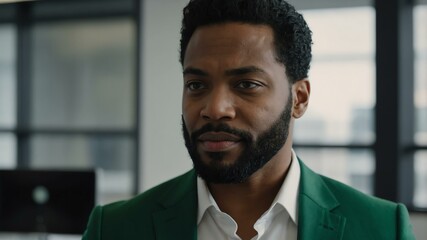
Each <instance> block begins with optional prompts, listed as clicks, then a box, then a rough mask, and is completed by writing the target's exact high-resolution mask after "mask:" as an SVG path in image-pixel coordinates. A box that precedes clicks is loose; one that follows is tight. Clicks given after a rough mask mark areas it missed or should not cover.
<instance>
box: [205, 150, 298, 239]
mask: <svg viewBox="0 0 427 240" xmlns="http://www.w3.org/2000/svg"><path fill="white" fill-rule="evenodd" d="M300 174H301V172H300V166H299V163H298V159H297V157H296V155H295V152H294V151H293V150H292V161H291V165H290V169H289V172H288V174H287V176H286V178H285V180H284V182H283V184H282V186H281V187H280V190H279V192H278V193H277V196H276V197H275V199H274V201H273V203H272V204H271V206H270V208H269V209H268V210H267V211H266V212H265V213H264V214H263V215H262V216H261V217H260V218H259V219H258V220H257V221H256V222H255V224H254V229H255V230H256V231H257V233H258V234H257V235H256V236H255V237H253V238H252V240H279V239H283V240H296V239H297V225H298V206H297V202H298V189H299V180H300ZM197 195H198V202H199V208H198V218H197V237H198V239H199V240H218V239H227V240H240V237H239V236H238V235H237V227H238V226H237V223H236V221H234V219H233V218H232V217H231V216H230V215H228V214H227V213H224V212H222V211H221V210H220V209H219V207H218V205H217V203H216V202H215V199H214V198H213V196H212V195H211V193H210V192H209V188H208V187H207V185H206V183H205V182H204V181H203V180H202V179H201V178H199V177H198V178H197Z"/></svg>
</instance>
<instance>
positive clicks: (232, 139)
mask: <svg viewBox="0 0 427 240" xmlns="http://www.w3.org/2000/svg"><path fill="white" fill-rule="evenodd" d="M197 140H198V142H199V143H200V144H201V146H202V149H203V150H204V151H207V152H222V151H227V150H229V149H230V148H232V147H234V146H236V145H237V144H238V143H239V142H240V141H241V139H240V137H238V136H236V135H233V134H230V133H226V132H207V133H203V134H202V135H200V136H199V138H198V139H197Z"/></svg>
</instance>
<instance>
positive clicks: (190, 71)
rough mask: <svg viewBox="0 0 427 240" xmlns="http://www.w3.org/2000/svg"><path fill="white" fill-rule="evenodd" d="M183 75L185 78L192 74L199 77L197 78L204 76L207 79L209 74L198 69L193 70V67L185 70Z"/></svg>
mask: <svg viewBox="0 0 427 240" xmlns="http://www.w3.org/2000/svg"><path fill="white" fill-rule="evenodd" d="M182 74H183V75H184V76H185V75H187V74H191V75H197V76H203V77H206V76H208V75H209V74H208V73H207V72H205V71H203V70H201V69H198V68H192V67H188V68H186V69H184V71H183V72H182Z"/></svg>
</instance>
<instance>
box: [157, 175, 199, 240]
mask: <svg viewBox="0 0 427 240" xmlns="http://www.w3.org/2000/svg"><path fill="white" fill-rule="evenodd" d="M160 204H161V205H162V206H163V207H164V210H162V211H158V212H156V213H154V214H153V222H154V228H155V232H156V239H157V240H169V239H189V240H191V239H193V240H196V239H197V185H196V174H195V172H194V170H192V171H190V172H189V173H187V174H186V175H184V176H183V178H182V179H181V181H179V182H178V183H177V184H176V185H175V188H173V189H171V191H170V192H167V193H165V195H164V197H163V198H162V201H161V202H160Z"/></svg>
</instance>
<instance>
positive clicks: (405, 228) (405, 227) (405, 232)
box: [396, 204, 415, 240]
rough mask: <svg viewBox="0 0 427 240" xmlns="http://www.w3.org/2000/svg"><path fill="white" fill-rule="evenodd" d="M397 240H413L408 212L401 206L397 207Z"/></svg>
mask: <svg viewBox="0 0 427 240" xmlns="http://www.w3.org/2000/svg"><path fill="white" fill-rule="evenodd" d="M396 230H397V234H396V235H397V237H398V238H397V239H399V240H415V236H414V232H413V229H412V225H411V222H410V220H409V214H408V210H407V209H406V207H405V206H404V205H403V204H398V205H397V228H396Z"/></svg>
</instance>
